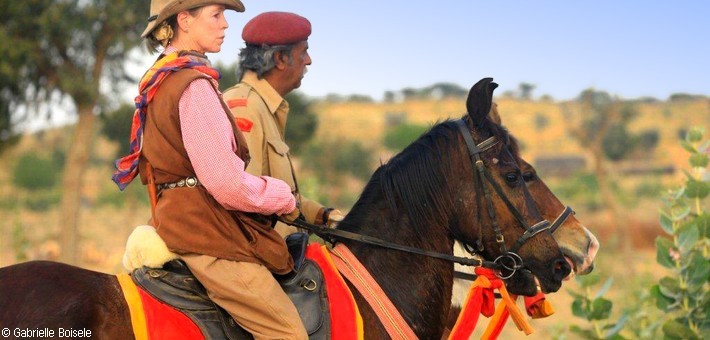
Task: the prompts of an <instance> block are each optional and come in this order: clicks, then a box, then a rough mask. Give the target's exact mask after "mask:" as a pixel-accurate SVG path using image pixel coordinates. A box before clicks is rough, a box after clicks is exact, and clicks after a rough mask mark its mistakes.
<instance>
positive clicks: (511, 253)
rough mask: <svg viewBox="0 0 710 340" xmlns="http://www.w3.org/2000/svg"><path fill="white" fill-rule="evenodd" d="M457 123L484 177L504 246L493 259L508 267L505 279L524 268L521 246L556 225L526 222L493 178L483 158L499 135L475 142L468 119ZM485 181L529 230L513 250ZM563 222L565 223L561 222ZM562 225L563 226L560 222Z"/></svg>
mask: <svg viewBox="0 0 710 340" xmlns="http://www.w3.org/2000/svg"><path fill="white" fill-rule="evenodd" d="M456 125H457V126H458V128H459V131H460V132H461V135H462V136H463V139H464V141H465V142H466V148H467V149H468V156H469V158H470V159H471V163H472V164H473V165H474V168H475V169H476V174H477V175H478V178H479V179H480V182H481V183H482V185H481V186H482V187H483V193H484V195H485V198H486V206H487V207H488V217H489V218H490V220H491V223H492V225H493V231H494V232H495V233H496V243H497V244H498V248H499V249H500V253H501V255H500V256H498V257H497V258H496V259H495V260H494V261H493V262H494V263H496V264H498V265H499V266H500V267H502V268H504V269H506V270H507V271H508V272H509V273H508V274H502V270H501V271H499V272H498V276H499V277H500V278H501V279H507V278H510V277H511V276H513V275H514V274H515V272H516V271H517V270H518V269H520V268H522V267H523V259H522V257H520V255H518V254H517V253H516V252H517V251H518V249H520V247H521V246H522V245H523V244H525V242H527V241H528V240H530V239H531V238H532V237H534V236H535V235H537V234H539V233H541V232H543V231H546V230H550V229H551V228H552V225H551V224H550V222H549V221H547V220H542V221H540V222H537V223H535V224H534V225H532V226H530V225H528V224H527V222H525V219H524V218H523V215H522V214H521V213H520V211H519V210H518V209H517V208H516V207H515V206H514V205H513V203H511V202H510V199H508V196H506V195H505V192H503V189H501V187H500V185H498V183H497V182H496V181H495V180H493V177H492V176H491V174H490V172H489V171H488V169H487V168H486V164H485V163H484V162H483V159H482V158H481V153H483V152H484V151H486V150H488V149H490V148H491V147H493V146H495V145H496V144H497V143H498V142H497V141H496V138H495V137H490V138H488V139H486V140H484V141H483V142H481V143H479V144H476V143H475V142H474V141H473V137H472V136H471V131H469V130H468V126H467V125H466V121H465V120H463V119H459V120H457V121H456ZM485 181H488V183H489V184H490V187H492V188H493V190H494V191H495V192H496V194H497V195H498V197H499V198H500V199H501V200H503V202H504V203H505V205H506V206H507V207H508V210H509V211H510V212H511V213H512V214H513V216H514V217H515V219H516V220H517V221H518V223H520V225H521V226H522V227H523V229H525V232H524V233H523V235H521V236H520V237H519V238H518V239H517V240H516V241H515V243H514V244H513V246H512V247H511V248H510V250H507V249H506V246H505V237H504V236H503V233H502V231H501V230H500V227H499V226H498V220H497V218H496V214H495V209H494V208H493V199H492V197H491V191H490V188H489V186H486V185H483V183H484V182H485ZM560 224H561V223H560ZM558 226H559V225H558ZM481 238H482V237H480V235H479V238H478V240H477V245H476V250H477V251H476V252H482V251H483V243H482V242H481ZM462 245H463V246H464V249H466V250H467V251H469V252H472V247H471V246H470V245H468V244H466V243H463V242H462Z"/></svg>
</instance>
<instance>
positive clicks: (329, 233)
mask: <svg viewBox="0 0 710 340" xmlns="http://www.w3.org/2000/svg"><path fill="white" fill-rule="evenodd" d="M290 224H291V225H293V226H296V227H299V228H303V229H306V230H308V231H310V232H313V233H314V234H316V235H318V237H320V238H322V239H324V240H326V241H328V242H330V243H331V244H334V243H336V240H335V239H346V240H352V241H357V242H360V243H365V244H369V245H374V246H378V247H383V248H388V249H394V250H399V251H404V252H407V253H412V254H417V255H423V256H428V257H433V258H437V259H442V260H446V261H449V262H454V263H458V264H461V265H464V266H474V267H484V268H490V269H500V266H499V265H498V264H496V263H494V262H491V261H484V260H480V259H472V258H469V257H462V256H454V255H449V254H444V253H439V252H435V251H430V250H424V249H419V248H415V247H410V246H405V245H401V244H397V243H392V242H389V241H385V240H383V239H380V238H377V237H372V236H368V235H362V234H356V233H351V232H349V231H345V230H339V229H332V228H328V227H327V226H325V225H318V224H311V223H308V222H306V221H304V220H303V219H301V218H298V219H296V220H295V221H293V222H290Z"/></svg>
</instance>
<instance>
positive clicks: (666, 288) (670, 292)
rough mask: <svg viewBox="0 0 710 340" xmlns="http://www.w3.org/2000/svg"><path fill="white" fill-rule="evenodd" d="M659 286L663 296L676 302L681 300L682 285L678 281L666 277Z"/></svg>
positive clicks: (659, 282)
mask: <svg viewBox="0 0 710 340" xmlns="http://www.w3.org/2000/svg"><path fill="white" fill-rule="evenodd" d="M658 285H659V288H660V291H661V294H663V296H665V297H668V298H671V299H674V300H677V299H678V298H680V284H679V283H678V280H677V279H675V278H672V277H670V276H666V277H664V278H662V279H661V280H660V281H658Z"/></svg>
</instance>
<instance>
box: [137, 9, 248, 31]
mask: <svg viewBox="0 0 710 340" xmlns="http://www.w3.org/2000/svg"><path fill="white" fill-rule="evenodd" d="M207 5H224V7H225V8H227V9H233V10H235V11H237V12H244V4H242V2H241V1H239V0H151V1H150V17H149V18H148V26H147V27H146V28H145V30H144V31H143V33H142V34H141V38H145V37H147V36H148V34H150V32H152V31H153V30H154V29H155V28H156V27H158V25H159V24H160V23H162V22H163V21H165V20H167V19H168V18H170V17H171V16H173V15H175V14H178V13H180V12H181V11H186V10H189V9H193V8H197V7H202V6H207Z"/></svg>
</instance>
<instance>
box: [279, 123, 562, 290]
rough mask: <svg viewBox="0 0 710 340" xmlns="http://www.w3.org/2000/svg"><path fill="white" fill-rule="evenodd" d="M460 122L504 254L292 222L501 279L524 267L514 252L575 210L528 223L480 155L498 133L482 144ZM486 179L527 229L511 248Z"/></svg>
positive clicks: (330, 236)
mask: <svg viewBox="0 0 710 340" xmlns="http://www.w3.org/2000/svg"><path fill="white" fill-rule="evenodd" d="M456 124H457V126H458V127H459V129H460V132H461V134H462V135H463V137H464V140H465V141H466V146H467V149H468V153H469V157H470V158H471V162H472V163H473V164H474V167H475V168H476V169H477V175H478V176H479V179H481V184H482V185H481V186H482V187H483V190H484V194H485V197H486V205H487V207H488V214H489V217H490V218H491V221H492V223H493V229H494V231H495V233H496V242H497V243H498V244H499V247H500V251H501V254H502V255H500V256H498V257H497V258H496V259H495V260H494V261H485V260H482V259H478V258H469V257H461V256H454V255H449V254H444V253H440V252H435V251H429V250H424V249H419V248H415V247H410V246H405V245H400V244H396V243H392V242H389V241H385V240H382V239H379V238H376V237H372V236H368V235H362V234H357V233H353V232H349V231H345V230H339V229H331V228H328V227H326V226H325V225H317V224H311V223H308V222H306V221H305V220H304V219H303V218H300V217H299V218H298V219H296V220H294V221H292V222H290V223H289V224H291V225H293V226H296V227H299V228H302V229H305V230H308V231H310V232H313V233H315V234H316V235H318V236H319V237H321V238H322V239H324V240H326V241H328V242H329V243H331V244H334V243H335V242H337V240H338V239H347V240H352V241H356V242H360V243H365V244H370V245H375V246H379V247H383V248H389V249H394V250H400V251H404V252H408V253H413V254H418V255H424V256H428V257H433V258H438V259H442V260H446V261H450V262H454V263H458V264H461V265H465V266H475V267H486V268H490V269H494V270H497V271H498V276H499V277H500V278H501V279H508V278H510V277H511V276H513V274H515V272H516V271H517V270H518V269H520V268H522V267H523V260H522V258H521V257H520V255H518V254H517V253H515V252H516V251H517V250H518V249H519V248H520V247H521V246H522V245H523V244H524V243H525V242H526V241H528V240H529V239H530V238H532V237H533V236H535V235H537V234H539V233H541V232H543V231H545V230H550V231H551V232H553V231H554V230H556V229H557V228H558V227H559V226H560V225H562V224H563V223H564V221H565V220H566V219H567V217H569V215H570V214H571V213H573V211H572V209H571V208H569V207H567V208H566V209H565V210H564V211H563V213H562V214H561V215H560V216H559V217H558V218H557V219H555V221H554V222H553V223H552V224H551V223H550V222H549V221H547V220H543V221H540V222H538V223H536V224H534V225H533V226H528V224H527V223H526V222H525V220H524V218H523V216H522V214H521V213H520V211H519V210H518V209H517V208H515V206H514V205H513V204H512V203H511V202H510V200H509V199H508V197H507V196H506V195H505V193H504V192H503V190H502V189H501V188H500V186H499V185H498V183H496V182H495V181H494V180H493V178H492V177H491V175H490V173H489V172H488V171H487V168H486V166H485V163H484V162H483V160H482V159H481V153H482V152H484V151H486V150H488V149H490V148H491V147H493V146H494V145H496V143H497V141H496V139H495V137H491V138H488V139H486V140H485V141H483V142H481V143H480V144H476V143H475V142H474V141H473V137H472V136H471V132H470V131H469V130H468V126H467V125H466V122H465V121H464V120H463V119H460V120H457V121H456ZM483 179H485V180H487V181H488V182H489V183H490V184H491V187H493V189H494V191H495V192H496V194H497V195H498V196H499V197H500V198H501V199H502V200H503V201H504V202H505V204H506V206H507V207H508V209H509V210H510V212H511V213H512V214H513V216H515V218H516V219H517V220H518V222H519V223H520V224H521V226H522V227H523V228H524V229H525V233H523V235H522V236H520V238H519V239H518V240H517V241H516V242H515V244H514V245H513V247H511V248H510V250H507V249H506V246H505V238H504V237H503V233H502V232H501V230H500V227H499V226H498V222H497V219H496V216H495V210H494V208H493V200H492V198H491V193H490V190H489V188H488V186H486V185H483V184H484V182H483ZM462 244H463V245H464V248H466V249H467V251H469V252H471V253H475V251H474V250H470V249H472V248H471V246H470V245H468V244H465V243H462ZM477 249H478V250H479V251H482V250H483V245H482V243H480V237H479V243H478V245H477ZM502 270H507V271H508V272H509V273H507V274H505V275H504V274H501V273H502Z"/></svg>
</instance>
